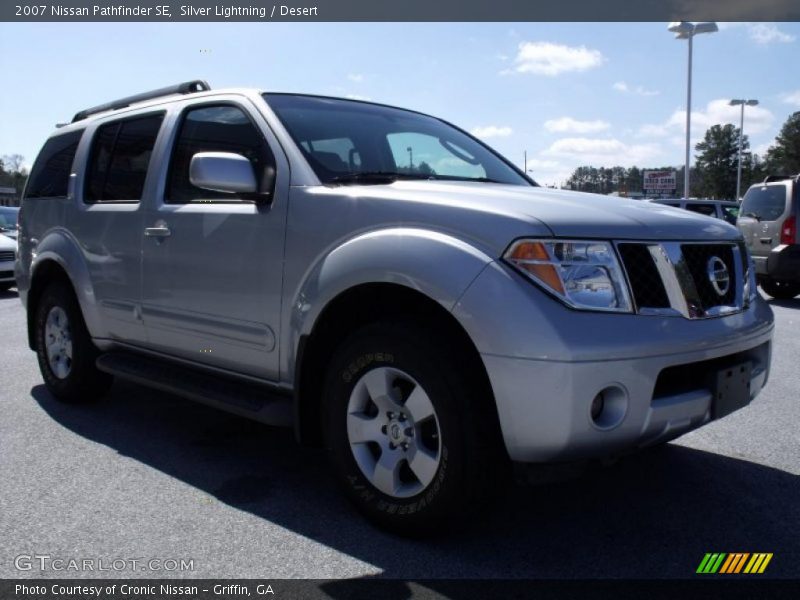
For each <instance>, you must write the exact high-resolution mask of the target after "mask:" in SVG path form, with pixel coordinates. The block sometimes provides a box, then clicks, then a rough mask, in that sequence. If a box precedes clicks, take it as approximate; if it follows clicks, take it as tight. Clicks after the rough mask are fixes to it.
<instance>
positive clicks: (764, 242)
mask: <svg viewBox="0 0 800 600" xmlns="http://www.w3.org/2000/svg"><path fill="white" fill-rule="evenodd" d="M758 241H760V242H761V243H762V244H771V243H772V238H761V239H759V240H758Z"/></svg>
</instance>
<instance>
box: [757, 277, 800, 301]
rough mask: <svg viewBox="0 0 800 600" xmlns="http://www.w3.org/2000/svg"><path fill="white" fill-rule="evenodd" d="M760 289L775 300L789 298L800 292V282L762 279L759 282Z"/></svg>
mask: <svg viewBox="0 0 800 600" xmlns="http://www.w3.org/2000/svg"><path fill="white" fill-rule="evenodd" d="M761 289H762V290H764V291H765V292H766V293H767V294H769V295H770V296H772V297H773V298H775V299H777V300H791V299H792V298H794V297H795V296H797V295H798V294H800V283H788V282H786V281H778V280H776V279H764V280H763V281H762V282H761Z"/></svg>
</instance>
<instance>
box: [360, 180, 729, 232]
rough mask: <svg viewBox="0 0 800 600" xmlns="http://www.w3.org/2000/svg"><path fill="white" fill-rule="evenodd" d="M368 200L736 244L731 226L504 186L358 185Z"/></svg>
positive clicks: (641, 206)
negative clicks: (724, 241)
mask: <svg viewBox="0 0 800 600" xmlns="http://www.w3.org/2000/svg"><path fill="white" fill-rule="evenodd" d="M360 192H361V194H363V195H368V196H370V197H372V198H376V199H377V198H380V197H386V198H387V199H392V200H398V199H400V198H402V199H404V200H411V201H419V202H424V203H430V204H437V205H447V206H451V207H453V208H461V209H465V210H476V211H480V212H483V213H497V214H500V215H503V216H505V217H513V218H515V219H519V220H525V221H528V222H529V223H535V224H536V225H544V226H546V227H547V228H548V229H549V230H550V231H551V232H552V234H553V235H554V236H556V237H571V238H580V237H586V238H597V239H612V240H619V239H638V240H704V241H707V240H737V239H740V238H741V235H740V233H739V231H738V230H737V229H736V228H735V227H734V226H732V225H730V224H728V223H726V222H725V221H722V220H721V219H715V218H713V217H706V216H704V215H699V214H697V213H693V212H690V211H687V210H683V209H680V208H674V207H671V206H664V205H661V204H654V203H651V202H646V201H643V200H628V199H626V198H619V197H616V196H601V195H599V194H586V193H581V192H570V191H565V190H552V189H548V188H540V187H527V186H517V185H507V184H492V183H475V182H450V181H397V182H395V183H392V184H388V185H376V186H367V187H362V188H361V190H360Z"/></svg>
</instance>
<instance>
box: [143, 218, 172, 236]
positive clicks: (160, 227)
mask: <svg viewBox="0 0 800 600" xmlns="http://www.w3.org/2000/svg"><path fill="white" fill-rule="evenodd" d="M170 235H172V232H171V231H170V230H169V227H167V224H166V223H164V221H158V222H157V223H156V224H155V227H146V228H145V230H144V236H145V237H154V238H165V237H169V236H170Z"/></svg>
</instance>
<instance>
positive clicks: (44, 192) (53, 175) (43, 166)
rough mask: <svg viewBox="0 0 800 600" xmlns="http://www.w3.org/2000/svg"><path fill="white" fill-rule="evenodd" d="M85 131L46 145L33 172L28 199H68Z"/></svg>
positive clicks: (50, 141) (49, 141)
mask: <svg viewBox="0 0 800 600" xmlns="http://www.w3.org/2000/svg"><path fill="white" fill-rule="evenodd" d="M81 135H83V130H81V131H71V132H69V133H65V134H63V135H59V136H56V137H52V138H50V139H49V140H47V142H46V143H45V145H44V148H42V151H41V152H40V153H39V157H38V158H37V159H36V163H35V164H34V165H33V169H32V170H31V175H30V178H29V179H28V186H27V188H26V190H25V197H26V198H55V197H66V195H67V184H68V183H69V174H70V170H71V169H72V161H73V159H74V158H75V151H76V150H77V149H78V142H80V140H81Z"/></svg>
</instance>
